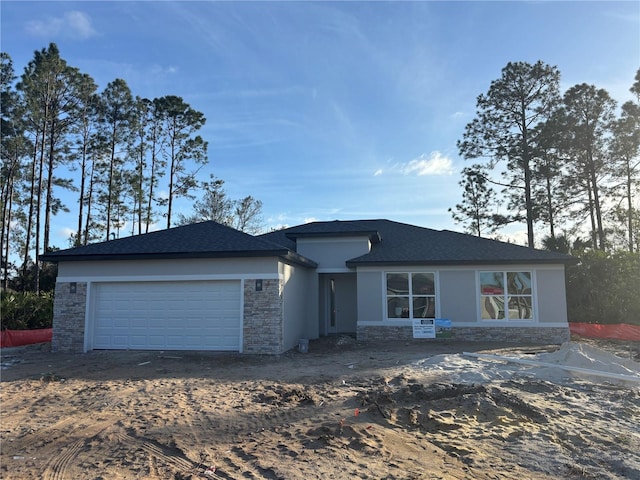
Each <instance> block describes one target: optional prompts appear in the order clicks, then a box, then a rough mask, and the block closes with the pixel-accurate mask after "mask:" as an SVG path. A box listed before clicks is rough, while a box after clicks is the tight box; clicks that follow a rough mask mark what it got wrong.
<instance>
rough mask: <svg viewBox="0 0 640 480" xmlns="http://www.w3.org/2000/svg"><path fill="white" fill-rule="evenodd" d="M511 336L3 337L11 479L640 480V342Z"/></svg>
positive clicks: (2, 469)
mask: <svg viewBox="0 0 640 480" xmlns="http://www.w3.org/2000/svg"><path fill="white" fill-rule="evenodd" d="M503 347H504V346H499V345H495V344H493V345H491V344H484V345H483V344H460V343H457V344H456V343H414V342H409V343H386V344H384V345H361V344H358V343H357V342H355V341H354V340H352V339H350V338H349V337H333V338H327V339H321V340H319V341H314V342H311V344H310V347H309V353H306V354H303V353H299V352H289V353H287V354H285V355H282V356H279V357H266V356H240V355H235V354H214V353H186V352H92V353H88V354H83V355H62V354H52V353H50V352H48V351H47V350H48V347H47V346H46V345H44V346H32V347H27V348H21V349H5V350H4V351H3V352H2V366H3V368H2V373H1V374H2V383H1V388H2V390H1V401H2V403H1V409H2V410H1V420H2V422H1V427H0V434H1V435H0V438H1V444H0V476H1V477H2V478H4V479H22V478H42V479H58V480H62V479H104V480H106V479H109V480H112V479H133V478H136V479H197V478H215V479H217V478H223V479H231V478H233V479H236V478H239V479H242V478H250V479H251V478H253V479H279V478H282V479H314V478H317V479H342V478H369V479H418V478H420V479H422V478H425V479H512V478H518V479H541V478H576V479H579V478H585V479H591V478H594V479H595V478H597V479H619V478H620V479H622V478H625V479H630V478H640V426H639V425H640V366H639V364H638V363H636V362H634V361H633V360H630V357H636V356H637V355H638V347H639V346H638V344H629V343H614V342H608V343H607V344H606V345H603V344H594V342H590V343H584V342H582V343H576V342H571V343H570V344H568V345H565V346H564V347H563V349H560V350H558V347H553V346H551V347H549V346H547V347H545V346H541V347H522V348H514V347H509V348H503ZM462 352H484V353H491V354H499V355H509V356H513V357H517V358H524V359H529V360H535V361H543V362H545V363H556V364H565V365H574V366H579V367H581V368H583V367H590V368H592V369H598V370H601V371H607V372H611V373H614V374H621V375H627V376H629V377H632V380H627V381H621V380H615V379H612V378H608V377H592V376H585V375H584V374H580V375H579V376H576V374H573V373H571V372H569V371H566V370H561V369H559V368H555V367H548V366H547V367H531V366H526V365H519V364H511V363H504V362H494V361H488V360H484V359H477V358H472V357H469V356H465V355H462V354H461V353H462ZM614 353H616V354H617V356H614ZM636 360H637V358H636ZM636 377H637V380H638V381H634V380H633V379H635V378H636Z"/></svg>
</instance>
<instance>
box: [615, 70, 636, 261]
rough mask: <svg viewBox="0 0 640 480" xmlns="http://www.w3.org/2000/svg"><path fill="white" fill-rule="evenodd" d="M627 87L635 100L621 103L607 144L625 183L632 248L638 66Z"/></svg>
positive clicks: (631, 244) (626, 218) (629, 245)
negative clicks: (620, 109) (631, 83)
mask: <svg viewBox="0 0 640 480" xmlns="http://www.w3.org/2000/svg"><path fill="white" fill-rule="evenodd" d="M630 91H631V92H632V93H634V94H635V96H636V101H635V102H633V101H628V102H626V103H625V104H624V105H622V111H621V114H620V118H618V119H617V120H616V121H615V122H614V123H613V136H612V137H611V140H610V143H609V148H610V152H611V156H612V159H613V162H614V165H616V168H614V170H613V171H614V175H615V177H616V178H617V179H618V180H619V181H620V182H621V184H622V185H624V190H625V195H624V197H625V199H626V203H627V207H626V212H625V213H624V217H625V220H626V224H627V235H628V237H627V239H628V248H629V251H630V252H633V250H634V244H635V243H636V242H635V241H634V238H635V236H637V235H638V233H637V232H636V231H634V230H635V229H634V218H635V212H634V210H635V208H634V194H635V193H636V191H637V189H638V185H639V184H640V69H638V72H637V73H636V83H635V84H634V86H632V87H631V89H630Z"/></svg>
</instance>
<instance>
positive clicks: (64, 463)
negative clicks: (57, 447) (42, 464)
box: [42, 420, 112, 480]
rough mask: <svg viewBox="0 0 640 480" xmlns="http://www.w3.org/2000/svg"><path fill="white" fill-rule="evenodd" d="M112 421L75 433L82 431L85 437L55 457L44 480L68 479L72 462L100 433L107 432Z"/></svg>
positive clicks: (46, 471)
mask: <svg viewBox="0 0 640 480" xmlns="http://www.w3.org/2000/svg"><path fill="white" fill-rule="evenodd" d="M111 424H112V423H111V421H110V420H109V421H107V420H105V421H102V422H100V423H98V424H94V425H92V426H91V427H89V428H86V427H80V428H77V429H76V430H75V431H74V432H79V431H81V432H82V434H83V436H82V438H79V439H78V440H76V441H74V442H71V443H69V444H67V446H66V447H63V451H62V453H60V454H59V455H57V456H55V457H53V458H52V459H51V460H50V461H49V462H48V463H47V467H46V468H45V471H44V473H43V475H42V479H43V480H64V479H65V478H67V475H66V472H67V468H68V467H69V465H70V464H71V462H72V461H73V460H74V459H75V458H76V457H77V456H78V453H80V451H82V448H83V447H84V446H85V445H87V444H88V443H89V442H91V440H93V439H94V438H96V437H97V436H98V435H100V433H102V432H103V431H105V430H106V429H107V428H109V426H111Z"/></svg>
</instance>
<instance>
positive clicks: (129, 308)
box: [92, 281, 241, 351]
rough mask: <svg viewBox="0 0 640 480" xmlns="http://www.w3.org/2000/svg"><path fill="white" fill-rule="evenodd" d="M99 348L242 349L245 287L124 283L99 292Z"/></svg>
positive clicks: (96, 338)
mask: <svg viewBox="0 0 640 480" xmlns="http://www.w3.org/2000/svg"><path fill="white" fill-rule="evenodd" d="M92 288H93V295H94V303H93V312H94V315H93V319H94V323H93V348H94V349H113V350H122V349H133V350H226V351H238V350H239V349H240V328H241V315H240V282H239V281H202V282H118V283H98V284H95V285H94V286H93V287H92Z"/></svg>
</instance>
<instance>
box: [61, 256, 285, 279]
mask: <svg viewBox="0 0 640 480" xmlns="http://www.w3.org/2000/svg"><path fill="white" fill-rule="evenodd" d="M243 274H251V275H256V274H265V275H266V274H271V275H277V274H278V259H277V258H275V257H266V258H220V259H206V258H205V259H175V260H116V261H94V262H60V263H59V264H58V278H59V279H66V278H90V277H99V278H100V279H101V280H102V279H107V277H114V279H115V278H117V277H128V278H129V279H135V277H170V276H174V277H178V276H183V275H184V276H186V275H193V276H197V275H203V276H207V275H225V276H234V275H235V276H240V275H243ZM132 277H133V278H132Z"/></svg>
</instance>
